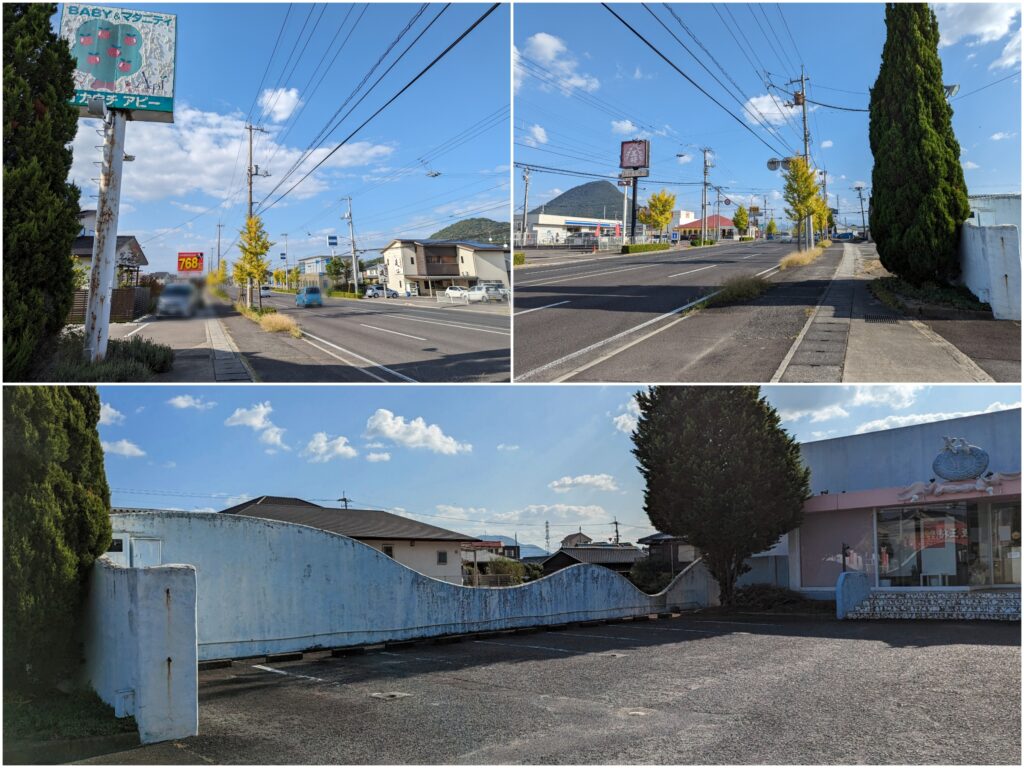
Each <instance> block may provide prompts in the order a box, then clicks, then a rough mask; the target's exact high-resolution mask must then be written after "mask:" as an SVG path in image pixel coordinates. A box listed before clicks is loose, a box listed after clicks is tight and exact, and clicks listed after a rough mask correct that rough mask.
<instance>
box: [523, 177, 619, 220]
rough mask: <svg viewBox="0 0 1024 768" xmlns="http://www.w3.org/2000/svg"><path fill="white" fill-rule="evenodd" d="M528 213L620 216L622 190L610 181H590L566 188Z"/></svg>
mask: <svg viewBox="0 0 1024 768" xmlns="http://www.w3.org/2000/svg"><path fill="white" fill-rule="evenodd" d="M530 213H553V214H556V215H558V216H582V217H593V218H597V219H621V218H622V191H621V190H620V189H619V187H617V186H615V185H614V184H612V183H611V182H610V181H590V182H587V183H586V184H580V185H579V186H578V187H573V188H572V189H569V190H566V191H565V192H563V193H562V194H560V195H559V196H558V197H553V198H551V199H550V200H548V201H547V202H546V203H544V204H543V205H539V206H537V207H536V208H533V209H531V210H530Z"/></svg>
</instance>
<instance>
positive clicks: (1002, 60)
mask: <svg viewBox="0 0 1024 768" xmlns="http://www.w3.org/2000/svg"><path fill="white" fill-rule="evenodd" d="M1018 66H1020V30H1019V29H1018V30H1017V31H1016V32H1014V33H1013V35H1012V36H1011V37H1010V39H1009V41H1008V42H1007V43H1006V45H1005V46H1003V52H1002V53H1001V54H999V58H998V59H996V60H995V61H993V62H992V63H991V64H989V65H988V68H989V69H1009V68H1010V67H1018Z"/></svg>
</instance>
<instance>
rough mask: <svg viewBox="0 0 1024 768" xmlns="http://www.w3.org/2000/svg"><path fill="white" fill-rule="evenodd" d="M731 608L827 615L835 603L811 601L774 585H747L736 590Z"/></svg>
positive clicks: (797, 593) (833, 608) (832, 609)
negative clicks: (810, 612)
mask: <svg viewBox="0 0 1024 768" xmlns="http://www.w3.org/2000/svg"><path fill="white" fill-rule="evenodd" d="M733 607H734V608H744V609H746V610H751V611H770V610H782V611H786V610H793V611H795V610H803V611H815V612H820V613H827V612H830V611H834V610H835V602H834V601H829V600H812V599H811V598H809V597H804V596H803V595H801V594H800V593H799V592H794V591H793V590H791V589H786V588H785V587H777V586H775V585H774V584H749V585H747V586H745V587H737V588H736V591H735V600H734V602H733Z"/></svg>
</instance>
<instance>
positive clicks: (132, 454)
mask: <svg viewBox="0 0 1024 768" xmlns="http://www.w3.org/2000/svg"><path fill="white" fill-rule="evenodd" d="M100 446H101V447H102V448H103V452H104V453H113V454H116V455H118V456H127V457H129V458H132V459H137V458H139V457H141V456H145V455H146V452H145V451H144V450H142V449H141V448H139V446H137V445H136V444H135V443H133V442H132V441H131V440H116V441H115V442H113V443H108V442H107V441H106V440H103V441H101V442H100Z"/></svg>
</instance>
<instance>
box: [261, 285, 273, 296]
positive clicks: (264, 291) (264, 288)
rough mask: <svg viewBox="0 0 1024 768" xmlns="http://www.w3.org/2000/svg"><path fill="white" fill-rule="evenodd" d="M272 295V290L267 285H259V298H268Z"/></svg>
mask: <svg viewBox="0 0 1024 768" xmlns="http://www.w3.org/2000/svg"><path fill="white" fill-rule="evenodd" d="M273 295H274V292H273V291H271V290H270V286H269V285H261V286H260V298H261V299H269V298H270V297H271V296H273Z"/></svg>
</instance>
